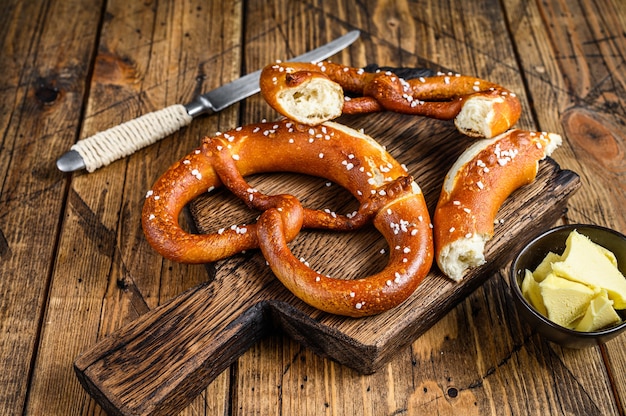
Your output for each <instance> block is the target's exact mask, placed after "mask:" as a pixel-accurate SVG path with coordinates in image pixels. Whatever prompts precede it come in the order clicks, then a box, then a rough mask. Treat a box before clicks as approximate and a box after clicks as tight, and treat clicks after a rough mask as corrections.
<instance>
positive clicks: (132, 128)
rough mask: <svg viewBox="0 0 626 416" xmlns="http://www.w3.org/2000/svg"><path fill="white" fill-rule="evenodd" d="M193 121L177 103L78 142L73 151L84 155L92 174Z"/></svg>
mask: <svg viewBox="0 0 626 416" xmlns="http://www.w3.org/2000/svg"><path fill="white" fill-rule="evenodd" d="M192 119H193V117H191V116H190V115H189V114H187V110H186V109H185V107H184V106H183V105H182V104H174V105H171V106H169V107H167V108H164V109H162V110H159V111H155V112H152V113H148V114H145V115H143V116H141V117H138V118H136V119H134V120H130V121H127V122H126V123H123V124H120V125H119V126H115V127H112V128H110V129H108V130H105V131H102V132H99V133H96V134H94V135H93V136H91V137H88V138H86V139H84V140H79V141H78V142H77V143H76V144H75V145H73V146H72V150H75V151H77V152H78V153H79V154H80V155H81V157H82V158H83V161H84V162H85V168H86V169H87V171H88V172H93V171H94V170H96V169H98V168H100V167H102V166H106V165H108V164H109V163H111V162H114V161H116V160H117V159H121V158H123V157H125V156H128V155H130V154H132V153H134V152H136V151H137V150H139V149H141V148H143V147H146V146H148V145H150V144H152V143H155V142H157V141H159V140H161V139H162V138H164V137H166V136H169V135H170V134H172V133H174V132H175V131H177V130H180V129H181V128H182V127H184V126H187V125H189V124H190V123H191V120H192Z"/></svg>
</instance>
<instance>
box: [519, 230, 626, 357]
mask: <svg viewBox="0 0 626 416" xmlns="http://www.w3.org/2000/svg"><path fill="white" fill-rule="evenodd" d="M573 230H577V231H578V232H579V233H580V234H582V235H585V236H587V237H589V238H590V239H591V241H593V242H594V243H596V244H599V245H601V246H603V247H605V248H606V249H608V250H610V251H612V252H613V254H615V257H616V258H617V265H618V268H619V270H620V271H621V272H622V274H624V275H626V236H624V235H622V234H620V233H618V232H617V231H614V230H610V229H608V228H604V227H600V226H596V225H584V224H570V225H564V226H561V227H557V228H553V229H551V230H549V231H546V232H544V233H543V234H540V235H539V236H537V237H535V238H534V239H533V240H532V241H531V242H530V243H528V245H526V247H524V249H523V250H522V251H521V252H520V253H519V254H518V255H517V257H516V258H515V260H514V261H513V265H512V266H511V291H512V292H513V299H514V300H515V303H516V306H517V308H518V311H519V313H520V316H521V317H522V319H524V320H526V322H528V324H529V325H530V326H531V327H532V328H533V329H535V330H536V331H537V332H538V333H539V334H540V335H542V336H543V337H545V338H546V339H548V340H550V341H552V342H554V343H556V344H559V345H561V346H564V347H567V348H586V347H591V346H595V345H598V344H599V343H605V342H607V341H608V340H610V339H612V338H615V337H616V336H618V335H619V334H621V333H622V332H624V331H625V330H626V310H621V311H617V313H618V315H619V316H620V317H621V318H622V321H621V322H620V323H619V324H617V325H615V326H612V327H609V328H605V329H603V330H599V331H595V332H579V331H573V330H571V329H568V328H565V327H562V326H560V325H557V324H555V323H553V322H552V321H550V320H549V319H548V318H546V317H545V316H543V315H542V314H541V313H539V312H538V311H537V310H536V309H535V308H533V307H532V306H531V305H530V303H528V302H527V301H526V299H525V298H524V296H523V295H522V290H521V284H522V280H523V279H524V273H525V270H526V269H529V270H535V268H536V267H537V266H538V265H539V263H541V261H542V260H543V258H544V257H545V256H546V254H547V253H548V252H549V251H553V252H555V253H559V254H560V253H563V251H564V250H565V241H566V240H567V237H568V235H569V234H570V232H572V231H573Z"/></svg>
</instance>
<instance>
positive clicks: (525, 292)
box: [511, 224, 626, 348]
mask: <svg viewBox="0 0 626 416" xmlns="http://www.w3.org/2000/svg"><path fill="white" fill-rule="evenodd" d="M625 275H626V236H624V235H622V234H620V233H618V232H617V231H614V230H611V229H608V228H604V227H600V226H596V225H584V224H570V225H564V226H561V227H557V228H554V229H551V230H549V231H546V232H545V233H542V234H541V235H539V236H537V237H535V238H534V239H533V240H532V241H531V242H530V243H529V244H528V245H526V246H525V247H524V248H523V249H522V251H521V252H520V253H519V254H518V255H517V257H516V258H515V260H514V261H513V264H512V269H511V290H512V292H513V298H514V300H515V303H516V305H517V306H518V310H519V312H520V315H521V317H522V318H523V319H525V320H526V321H527V322H528V323H529V324H530V325H531V326H532V327H533V329H535V330H536V331H537V332H538V333H539V334H540V335H542V336H544V337H545V338H546V339H548V340H550V341H552V342H555V343H557V344H559V345H561V346H564V347H568V348H585V347H590V346H595V345H597V344H598V343H604V342H607V341H609V340H610V339H612V338H614V337H616V336H617V335H619V334H620V333H622V332H623V331H624V330H626V278H625V277H624V276H625Z"/></svg>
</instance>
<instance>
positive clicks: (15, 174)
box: [0, 0, 101, 414]
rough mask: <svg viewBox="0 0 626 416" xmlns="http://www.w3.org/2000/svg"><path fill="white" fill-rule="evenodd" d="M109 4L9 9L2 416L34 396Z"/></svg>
mask: <svg viewBox="0 0 626 416" xmlns="http://www.w3.org/2000/svg"><path fill="white" fill-rule="evenodd" d="M100 4H101V2H100V1H99V0H95V1H65V2H57V1H31V2H21V1H4V2H2V4H1V5H0V67H1V68H2V72H3V76H2V78H1V79H0V131H2V132H3V133H2V136H1V137H0V276H2V278H1V279H0V299H1V300H0V334H2V335H1V336H0V367H2V369H3V371H2V372H1V374H0V386H2V388H0V414H21V413H22V411H23V409H24V407H25V403H26V400H27V395H28V393H29V377H30V375H31V366H32V362H33V360H34V359H35V357H36V353H37V348H38V341H39V339H38V334H39V329H40V325H41V322H42V319H43V315H44V313H45V308H46V302H47V291H48V285H49V280H50V275H51V273H52V266H53V263H54V256H55V249H56V242H57V238H58V234H59V221H61V220H62V210H63V207H64V199H65V194H66V187H67V180H66V178H65V177H64V176H63V175H62V174H61V173H60V172H58V171H57V169H56V166H55V157H56V156H57V155H58V154H60V153H62V152H63V151H65V150H66V149H67V148H68V147H69V146H70V145H71V144H72V143H73V141H74V140H75V137H76V134H77V130H78V127H79V123H80V114H81V109H82V102H83V98H84V94H85V86H86V83H85V80H86V77H87V75H88V69H89V62H90V61H91V58H92V56H93V53H94V50H93V49H94V42H95V38H96V36H97V32H96V29H97V27H96V25H93V24H91V22H92V21H96V22H97V21H98V19H99V12H100ZM51 367H52V366H51Z"/></svg>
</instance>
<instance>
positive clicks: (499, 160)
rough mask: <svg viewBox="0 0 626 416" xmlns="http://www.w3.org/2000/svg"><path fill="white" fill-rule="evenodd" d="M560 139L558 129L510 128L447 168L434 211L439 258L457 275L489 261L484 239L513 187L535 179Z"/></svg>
mask: <svg viewBox="0 0 626 416" xmlns="http://www.w3.org/2000/svg"><path fill="white" fill-rule="evenodd" d="M560 144H561V137H560V136H559V135H557V134H554V133H535V132H528V131H523V130H510V131H508V132H506V133H503V134H501V135H499V136H497V137H495V138H492V139H483V140H480V141H477V142H476V143H474V144H473V145H472V146H470V147H469V148H467V149H466V150H465V151H464V152H463V153H462V154H461V156H460V157H459V158H458V160H457V161H456V163H455V164H454V165H453V166H452V168H451V169H450V170H449V171H448V173H447V175H446V177H445V180H444V184H443V187H442V191H441V194H440V196H439V201H438V203H437V207H436V209H435V213H434V216H433V226H434V238H435V258H436V261H437V265H438V266H439V269H440V270H441V271H442V272H443V273H444V274H446V275H447V276H448V277H450V278H451V279H453V280H455V281H460V280H461V279H462V278H463V275H464V274H465V273H466V272H467V271H468V270H469V269H470V268H472V267H476V266H479V265H481V264H484V263H485V257H484V248H485V243H486V242H487V241H488V240H489V239H490V238H491V237H493V234H494V221H495V218H496V215H497V213H498V210H499V209H500V206H501V205H502V203H503V202H504V201H505V200H506V199H507V198H508V197H509V195H510V194H511V193H513V191H515V190H516V189H518V188H519V187H521V186H523V185H526V184H529V183H531V182H532V181H534V179H535V177H536V176H537V171H538V166H539V161H540V160H542V159H544V158H545V157H546V156H549V155H550V154H551V153H552V151H554V149H556V147H558V146H559V145H560Z"/></svg>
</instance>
